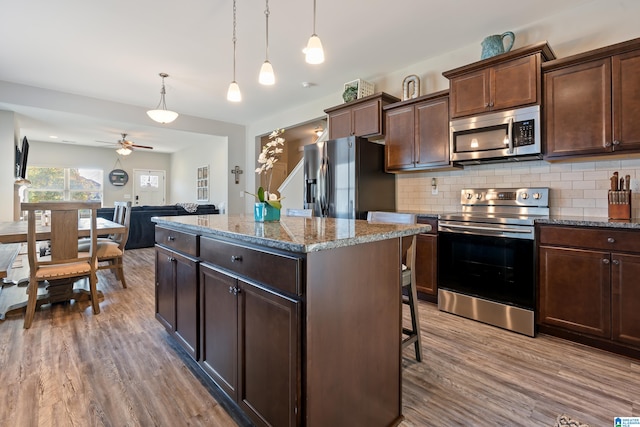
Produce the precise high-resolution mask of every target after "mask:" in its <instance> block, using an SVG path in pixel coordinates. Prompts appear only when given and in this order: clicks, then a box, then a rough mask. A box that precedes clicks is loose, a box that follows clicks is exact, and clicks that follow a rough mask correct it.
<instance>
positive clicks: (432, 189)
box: [431, 187, 438, 196]
mask: <svg viewBox="0 0 640 427" xmlns="http://www.w3.org/2000/svg"><path fill="white" fill-rule="evenodd" d="M431 194H432V195H434V196H437V195H438V187H431Z"/></svg>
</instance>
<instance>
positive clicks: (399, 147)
mask: <svg viewBox="0 0 640 427" xmlns="http://www.w3.org/2000/svg"><path fill="white" fill-rule="evenodd" d="M448 95H449V91H441V92H437V93H434V94H431V95H424V96H421V97H418V98H415V99H410V100H406V101H402V102H398V103H395V104H390V105H387V106H386V107H384V116H385V123H386V128H385V168H386V170H387V172H412V171H420V170H428V169H436V168H443V167H449V166H451V163H450V161H449V96H448Z"/></svg>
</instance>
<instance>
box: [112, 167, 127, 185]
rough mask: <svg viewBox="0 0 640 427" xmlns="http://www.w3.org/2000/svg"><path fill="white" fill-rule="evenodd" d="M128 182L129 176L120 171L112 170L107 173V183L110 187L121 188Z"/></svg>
mask: <svg viewBox="0 0 640 427" xmlns="http://www.w3.org/2000/svg"><path fill="white" fill-rule="evenodd" d="M128 181H129V174H128V173H127V172H126V171H124V170H122V169H114V170H112V171H111V172H109V182H110V183H111V184H112V185H115V186H118V187H121V186H123V185H125V184H126V183H127V182H128Z"/></svg>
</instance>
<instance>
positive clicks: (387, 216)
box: [367, 211, 418, 268]
mask: <svg viewBox="0 0 640 427" xmlns="http://www.w3.org/2000/svg"><path fill="white" fill-rule="evenodd" d="M367 221H369V222H371V223H376V222H377V223H392V224H417V223H418V216H417V215H416V214H410V213H400V212H382V211H370V212H368V213H367ZM415 242H416V236H415V235H413V236H411V237H409V238H403V239H402V262H403V263H405V265H406V266H407V267H408V268H411V266H413V264H414V262H415V258H416V244H415Z"/></svg>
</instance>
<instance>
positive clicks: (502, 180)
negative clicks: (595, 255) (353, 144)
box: [396, 158, 640, 218]
mask: <svg viewBox="0 0 640 427" xmlns="http://www.w3.org/2000/svg"><path fill="white" fill-rule="evenodd" d="M615 171H617V172H618V173H619V174H620V176H625V175H630V176H631V179H640V158H636V159H618V160H597V161H588V162H584V161H583V162H562V163H549V162H546V161H543V160H536V161H528V162H521V163H498V164H487V165H476V166H465V168H464V169H460V170H454V171H443V172H424V173H408V174H399V175H397V178H396V185H397V197H398V207H397V209H398V210H410V211H420V212H425V213H442V212H455V211H460V210H461V207H460V190H462V189H463V188H476V187H479V188H509V187H515V188H517V187H549V188H550V200H549V207H550V211H551V215H568V216H588V217H601V218H607V217H608V206H607V203H608V202H607V191H608V190H609V188H610V181H609V178H610V177H611V176H612V175H613V172H615ZM432 178H436V182H437V189H438V194H436V195H434V194H432V187H431V181H432ZM632 208H633V212H632V214H633V217H634V218H640V194H638V193H634V194H633V201H632Z"/></svg>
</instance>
